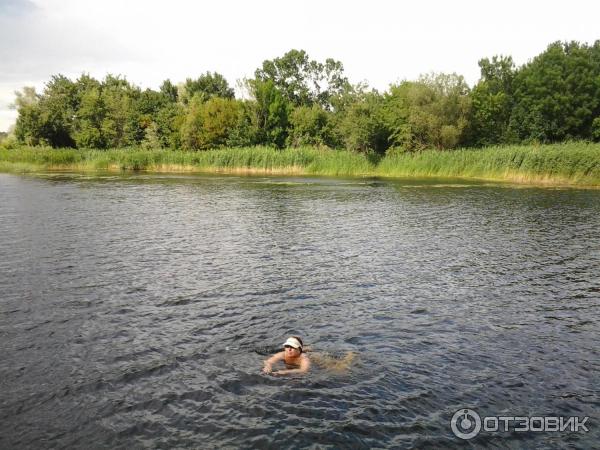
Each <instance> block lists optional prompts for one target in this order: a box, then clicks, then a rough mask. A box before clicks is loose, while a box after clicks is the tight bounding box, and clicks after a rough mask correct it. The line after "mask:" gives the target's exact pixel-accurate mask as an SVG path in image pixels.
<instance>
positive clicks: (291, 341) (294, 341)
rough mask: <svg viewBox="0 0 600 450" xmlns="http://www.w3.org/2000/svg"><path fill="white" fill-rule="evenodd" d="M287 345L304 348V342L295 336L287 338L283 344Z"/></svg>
mask: <svg viewBox="0 0 600 450" xmlns="http://www.w3.org/2000/svg"><path fill="white" fill-rule="evenodd" d="M286 345H289V346H290V347H294V348H299V349H301V348H302V344H301V343H300V341H299V340H298V339H296V338H295V337H289V338H287V341H285V343H284V344H283V346H284V347H285V346H286Z"/></svg>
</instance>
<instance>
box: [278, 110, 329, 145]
mask: <svg viewBox="0 0 600 450" xmlns="http://www.w3.org/2000/svg"><path fill="white" fill-rule="evenodd" d="M330 114H331V113H328V112H327V111H325V110H324V109H323V108H321V107H320V106H318V105H313V106H312V107H308V106H298V107H296V108H294V110H293V111H292V113H291V115H290V126H291V127H290V132H289V135H288V138H287V145H288V146H292V147H298V146H302V145H317V146H321V145H325V146H329V147H332V146H333V142H334V141H333V138H332V136H331V127H330V122H329V115H330Z"/></svg>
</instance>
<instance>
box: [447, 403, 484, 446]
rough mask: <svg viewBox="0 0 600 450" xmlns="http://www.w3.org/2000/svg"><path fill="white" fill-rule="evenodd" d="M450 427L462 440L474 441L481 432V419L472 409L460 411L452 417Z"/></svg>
mask: <svg viewBox="0 0 600 450" xmlns="http://www.w3.org/2000/svg"><path fill="white" fill-rule="evenodd" d="M450 427H451V428H452V432H453V433H454V435H455V436H456V437H458V438H460V439H473V438H474V437H475V436H477V435H478V434H479V432H480V431H481V417H479V414H477V412H475V411H473V410H472V409H466V408H464V409H459V410H458V411H456V412H455V413H454V415H453V416H452V420H451V421H450Z"/></svg>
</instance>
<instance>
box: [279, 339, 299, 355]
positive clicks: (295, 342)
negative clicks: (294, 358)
mask: <svg viewBox="0 0 600 450" xmlns="http://www.w3.org/2000/svg"><path fill="white" fill-rule="evenodd" d="M302 346H303V344H302V339H300V338H299V337H298V336H290V337H289V338H287V341H285V342H284V343H283V348H284V351H285V352H286V353H289V354H296V353H297V354H298V355H299V354H300V353H302Z"/></svg>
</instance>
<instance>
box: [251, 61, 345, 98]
mask: <svg viewBox="0 0 600 450" xmlns="http://www.w3.org/2000/svg"><path fill="white" fill-rule="evenodd" d="M255 76H256V79H257V80H260V81H267V80H270V81H272V82H273V84H274V85H275V87H276V88H277V89H278V90H279V91H280V92H281V93H282V95H283V96H284V98H285V99H286V100H287V101H288V102H290V103H291V104H292V105H294V106H312V105H319V106H321V107H323V108H326V109H328V108H330V107H331V103H330V100H331V97H332V96H334V95H336V94H337V93H339V92H340V91H341V90H343V89H344V87H345V85H346V84H348V79H347V78H346V77H345V76H344V66H343V65H342V63H341V62H339V61H335V60H334V59H331V58H328V59H326V60H325V62H324V63H320V62H318V61H315V60H311V59H310V58H309V56H308V54H307V53H306V52H305V51H304V50H290V51H289V52H287V53H286V54H285V55H283V56H282V57H280V58H275V59H273V60H266V61H264V62H263V63H262V67H261V68H259V69H257V70H256V72H255Z"/></svg>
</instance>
